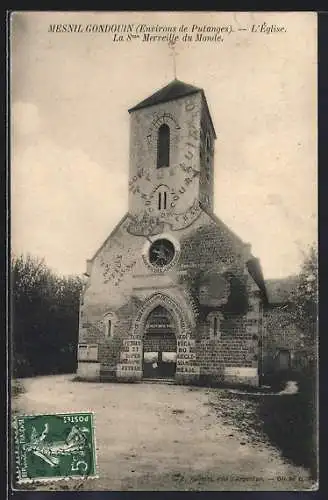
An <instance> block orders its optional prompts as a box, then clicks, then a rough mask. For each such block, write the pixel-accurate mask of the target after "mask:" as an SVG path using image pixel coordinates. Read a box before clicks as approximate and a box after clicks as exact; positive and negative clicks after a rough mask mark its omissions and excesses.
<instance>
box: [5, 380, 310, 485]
mask: <svg viewBox="0 0 328 500" xmlns="http://www.w3.org/2000/svg"><path fill="white" fill-rule="evenodd" d="M23 385H24V388H25V392H23V393H21V394H19V395H18V396H17V397H15V398H14V400H13V408H12V409H13V413H18V414H40V413H56V412H69V411H75V412H76V411H89V410H91V411H93V412H94V413H95V432H96V445H97V465H98V475H99V478H98V479H89V480H84V481H77V480H70V481H56V482H52V483H51V482H49V483H46V484H45V483H34V484H33V485H30V486H29V488H28V489H37V490H64V489H66V490H67V489H69V490H70V489H72V490H73V489H80V490H89V491H90V490H109V491H130V490H144V491H146V490H148V491H173V490H175V491H220V490H221V491H222V490H224V491H229V490H231V491H233V490H235V491H236V490H239V491H250V490H261V491H268V490H269V491H270V490H280V491H292V490H309V489H313V486H312V484H311V481H310V479H309V475H308V472H307V471H306V470H305V469H303V468H302V467H296V466H294V465H293V464H291V463H287V462H286V461H285V460H284V459H283V458H282V457H281V455H280V453H279V451H278V450H277V449H275V448H273V447H272V446H271V445H270V444H269V442H268V441H267V440H266V438H265V436H264V435H263V434H262V433H261V431H260V427H259V425H258V421H257V420H256V416H255V409H254V408H255V407H254V405H255V404H256V403H255V402H253V401H245V400H243V398H242V397H241V398H238V396H237V395H228V394H227V392H226V391H223V390H218V389H208V388H196V387H187V386H176V385H165V384H147V383H141V384H112V383H98V382H95V383H87V382H76V381H73V377H72V375H60V376H48V377H36V378H33V379H32V378H31V379H25V380H24V381H23ZM23 489H27V488H26V487H24V488H23Z"/></svg>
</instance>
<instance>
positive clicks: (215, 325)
mask: <svg viewBox="0 0 328 500" xmlns="http://www.w3.org/2000/svg"><path fill="white" fill-rule="evenodd" d="M217 334H218V318H217V317H216V316H215V317H214V321H213V336H214V337H217Z"/></svg>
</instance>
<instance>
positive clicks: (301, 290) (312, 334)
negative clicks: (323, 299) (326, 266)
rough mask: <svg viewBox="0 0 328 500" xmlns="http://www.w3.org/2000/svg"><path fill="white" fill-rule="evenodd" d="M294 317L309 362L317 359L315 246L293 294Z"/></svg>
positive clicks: (307, 256) (316, 261)
mask: <svg viewBox="0 0 328 500" xmlns="http://www.w3.org/2000/svg"><path fill="white" fill-rule="evenodd" d="M292 305H293V315H294V321H295V323H296V325H297V326H298V327H299V328H300V330H301V331H302V335H303V343H304V348H305V350H306V351H307V356H308V357H309V360H312V361H313V360H314V359H315V357H316V347H317V319H318V254H317V249H316V247H315V246H314V245H313V246H312V247H311V248H310V251H309V253H308V255H306V257H305V259H304V263H303V265H302V268H301V271H300V274H299V281H298V284H297V286H296V288H295V290H294V292H293V293H292Z"/></svg>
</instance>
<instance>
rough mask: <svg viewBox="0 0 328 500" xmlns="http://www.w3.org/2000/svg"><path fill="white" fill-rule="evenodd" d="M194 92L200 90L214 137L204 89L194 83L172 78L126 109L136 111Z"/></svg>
mask: <svg viewBox="0 0 328 500" xmlns="http://www.w3.org/2000/svg"><path fill="white" fill-rule="evenodd" d="M196 92H201V93H202V96H203V99H204V102H205V105H206V108H207V111H208V116H209V118H210V122H211V125H212V128H213V132H214V136H215V138H216V133H215V128H214V125H213V122H212V118H211V114H210V112H209V109H208V104H207V101H206V97H205V93H204V90H203V89H202V88H200V87H195V86H194V85H190V84H189V83H185V82H182V81H181V80H177V79H176V78H175V79H174V80H172V82H170V83H169V84H168V85H165V87H163V88H161V89H160V90H158V91H157V92H155V93H154V94H152V95H151V96H149V97H147V98H146V99H144V100H143V101H141V102H139V103H138V104H136V105H135V106H133V107H132V108H130V109H129V110H128V111H129V113H130V112H131V111H136V110H137V109H142V108H148V107H149V106H154V105H155V104H160V103H163V102H168V101H173V100H174V99H179V98H180V97H186V96H187V95H191V94H195V93H196Z"/></svg>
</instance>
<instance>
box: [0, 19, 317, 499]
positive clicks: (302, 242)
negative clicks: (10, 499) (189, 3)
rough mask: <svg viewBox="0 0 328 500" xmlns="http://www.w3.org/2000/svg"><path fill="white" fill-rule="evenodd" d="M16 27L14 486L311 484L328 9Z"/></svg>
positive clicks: (20, 22)
mask: <svg viewBox="0 0 328 500" xmlns="http://www.w3.org/2000/svg"><path fill="white" fill-rule="evenodd" d="M9 33H10V40H9V48H8V52H9V78H10V84H9V103H10V131H9V134H10V167H9V168H10V177H11V184H10V195H11V207H10V212H11V241H10V249H11V250H10V277H11V290H10V299H11V307H10V313H11V314H10V335H9V351H10V373H9V374H8V377H9V378H10V387H11V397H10V399H11V404H10V415H9V418H10V422H11V432H12V437H11V445H10V447H11V449H10V450H9V451H10V460H11V469H12V477H11V484H12V488H13V489H14V490H28V491H40V490H42V491H62V490H66V491H67V490H70V491H76V490H79V491H81V490H82V491H313V490H317V489H318V487H319V475H318V466H319V464H318V456H319V449H318V447H319V445H318V363H319V359H318V331H317V330H318V328H317V323H318V321H317V316H318V255H317V253H318V252H317V246H318V242H317V232H318V229H317V224H318V216H317V215H318V214H317V202H318V200H317V184H318V183H317V59H318V57H317V14H316V13H314V12H220V11H213V12H210V11H198V12H187V11H184V12H179V11H167V12H165V11H145V12H142V11H135V12H133V11H107V12H106V11H105V12H92V11H90V12H88V11H83V12H82V11H81V12H79V11H75V12H73V11H66V12H61V11H29V12H27V11H17V12H12V13H11V15H10V19H9Z"/></svg>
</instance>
